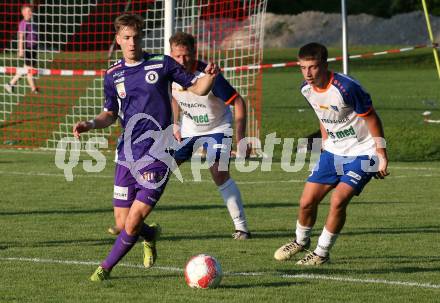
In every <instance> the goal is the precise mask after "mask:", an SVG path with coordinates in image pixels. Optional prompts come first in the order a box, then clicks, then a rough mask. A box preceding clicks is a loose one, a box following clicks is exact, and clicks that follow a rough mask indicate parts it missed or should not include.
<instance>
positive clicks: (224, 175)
mask: <svg viewBox="0 0 440 303" xmlns="http://www.w3.org/2000/svg"><path fill="white" fill-rule="evenodd" d="M230 178H231V177H230V176H229V172H219V171H217V172H215V173H213V174H212V179H213V180H214V183H215V185H217V186H221V185H223V184H225V182H226V181H228V180H229V179H230Z"/></svg>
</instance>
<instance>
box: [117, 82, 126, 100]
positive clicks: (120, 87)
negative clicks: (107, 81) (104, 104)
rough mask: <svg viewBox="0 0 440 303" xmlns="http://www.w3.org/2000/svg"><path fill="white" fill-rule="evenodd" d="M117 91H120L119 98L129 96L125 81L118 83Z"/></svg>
mask: <svg viewBox="0 0 440 303" xmlns="http://www.w3.org/2000/svg"><path fill="white" fill-rule="evenodd" d="M116 91H117V92H118V96H119V98H121V99H124V98H125V97H127V92H126V91H125V84H124V82H121V83H118V84H116Z"/></svg>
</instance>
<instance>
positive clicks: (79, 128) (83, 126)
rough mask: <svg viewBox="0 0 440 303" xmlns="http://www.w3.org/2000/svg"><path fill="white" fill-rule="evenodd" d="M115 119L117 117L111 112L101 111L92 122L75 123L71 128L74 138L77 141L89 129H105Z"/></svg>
mask: <svg viewBox="0 0 440 303" xmlns="http://www.w3.org/2000/svg"><path fill="white" fill-rule="evenodd" d="M116 119H117V115H116V114H114V113H113V112H111V111H103V112H102V113H100V114H99V115H98V116H96V118H95V119H93V120H90V121H80V122H78V123H76V124H75V126H74V127H73V135H74V136H75V138H78V139H79V137H80V136H81V135H80V134H81V133H85V132H87V131H89V130H91V129H100V128H106V127H108V126H110V125H112V124H113V123H115V121H116Z"/></svg>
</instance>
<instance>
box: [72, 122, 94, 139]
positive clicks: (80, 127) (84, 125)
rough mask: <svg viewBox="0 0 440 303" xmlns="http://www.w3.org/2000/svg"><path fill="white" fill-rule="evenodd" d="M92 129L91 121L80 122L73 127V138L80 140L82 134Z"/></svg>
mask: <svg viewBox="0 0 440 303" xmlns="http://www.w3.org/2000/svg"><path fill="white" fill-rule="evenodd" d="M91 129H92V124H91V123H90V122H89V121H80V122H78V123H76V124H75V126H73V136H75V138H77V139H79V138H80V137H81V135H80V134H81V133H85V132H87V131H89V130H91Z"/></svg>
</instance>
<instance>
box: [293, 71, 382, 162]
mask: <svg viewBox="0 0 440 303" xmlns="http://www.w3.org/2000/svg"><path fill="white" fill-rule="evenodd" d="M301 93H302V94H303V95H304V97H305V98H306V99H307V101H308V102H309V103H310V105H311V106H312V108H313V109H314V110H315V113H316V115H317V116H318V119H319V121H320V122H321V123H322V124H323V125H324V127H325V129H326V131H327V134H328V140H327V141H326V142H325V144H324V149H325V150H327V151H329V152H331V153H333V154H335V155H340V156H360V155H374V154H376V148H375V142H374V139H373V137H372V136H371V134H370V132H369V130H368V127H367V123H366V122H365V120H363V119H362V118H361V117H362V116H366V115H368V114H369V113H370V112H371V110H373V106H372V102H371V98H370V95H369V94H368V93H367V92H365V90H364V89H363V88H362V87H361V86H360V84H359V83H358V82H356V81H355V80H353V79H351V78H350V77H348V76H345V75H342V74H339V73H332V74H331V79H330V82H329V84H328V86H327V87H326V88H325V89H319V88H317V87H314V86H312V85H309V84H307V82H304V83H303V85H302V86H301Z"/></svg>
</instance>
